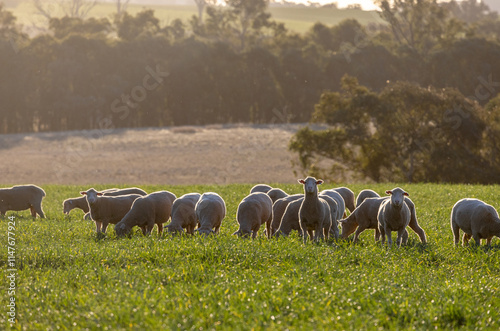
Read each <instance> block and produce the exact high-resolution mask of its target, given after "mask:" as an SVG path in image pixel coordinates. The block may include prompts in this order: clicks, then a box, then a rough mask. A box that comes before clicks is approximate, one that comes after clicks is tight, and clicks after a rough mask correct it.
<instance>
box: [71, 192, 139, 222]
mask: <svg viewBox="0 0 500 331" xmlns="http://www.w3.org/2000/svg"><path fill="white" fill-rule="evenodd" d="M100 192H101V193H102V194H103V195H104V196H110V197H115V196H119V195H127V194H139V195H147V193H146V192H145V191H144V190H142V189H140V188H137V187H128V188H122V189H117V188H110V189H106V190H102V191H100ZM75 208H79V209H81V210H83V212H84V213H88V212H89V205H88V203H87V200H86V199H85V197H78V198H70V199H66V200H64V201H63V213H64V214H66V215H67V214H69V212H70V211H71V210H73V209H75ZM85 216H87V215H85ZM84 219H90V218H86V217H84Z"/></svg>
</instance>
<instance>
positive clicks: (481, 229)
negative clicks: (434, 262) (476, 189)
mask: <svg viewBox="0 0 500 331" xmlns="http://www.w3.org/2000/svg"><path fill="white" fill-rule="evenodd" d="M451 230H452V232H453V236H454V239H455V245H458V243H459V242H460V230H462V231H463V232H464V236H463V239H462V244H463V245H466V244H467V243H468V242H469V239H470V238H471V237H472V238H474V241H475V242H476V244H477V245H480V244H481V239H486V245H488V246H489V245H490V244H491V239H492V238H493V236H497V237H500V219H499V217H498V212H497V211H496V209H495V208H494V207H493V206H491V205H488V204H487V203H485V202H483V201H481V200H478V199H462V200H459V201H458V202H457V203H456V204H455V205H454V206H453V209H452V210H451Z"/></svg>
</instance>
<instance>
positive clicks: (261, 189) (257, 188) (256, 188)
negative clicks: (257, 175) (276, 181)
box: [250, 184, 273, 194]
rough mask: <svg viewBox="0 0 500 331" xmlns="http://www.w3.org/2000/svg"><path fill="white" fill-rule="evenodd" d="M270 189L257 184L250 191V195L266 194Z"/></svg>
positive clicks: (267, 186)
mask: <svg viewBox="0 0 500 331" xmlns="http://www.w3.org/2000/svg"><path fill="white" fill-rule="evenodd" d="M272 189H273V188H272V187H271V186H269V185H267V184H257V185H255V186H254V187H252V188H251V189H250V194H252V193H255V192H262V193H267V192H269V191H270V190H272Z"/></svg>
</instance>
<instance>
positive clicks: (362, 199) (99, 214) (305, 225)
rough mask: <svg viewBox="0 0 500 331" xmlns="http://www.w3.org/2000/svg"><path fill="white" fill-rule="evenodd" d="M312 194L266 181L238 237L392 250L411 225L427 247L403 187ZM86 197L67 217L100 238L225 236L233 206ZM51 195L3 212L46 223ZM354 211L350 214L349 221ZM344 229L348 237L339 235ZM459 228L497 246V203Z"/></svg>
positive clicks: (481, 206) (457, 209) (29, 192)
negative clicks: (350, 240)
mask: <svg viewBox="0 0 500 331" xmlns="http://www.w3.org/2000/svg"><path fill="white" fill-rule="evenodd" d="M299 183H301V184H302V185H303V187H304V194H293V195H288V194H287V193H286V192H284V191H283V190H281V189H279V188H272V187H271V186H269V185H266V184H259V185H255V186H254V187H253V188H252V189H251V191H250V194H249V195H248V196H246V197H245V198H243V200H242V201H241V202H240V204H239V205H238V210H237V213H236V220H237V222H238V224H239V229H238V231H236V232H235V233H234V234H235V235H238V236H243V237H247V236H251V237H252V238H255V237H256V236H257V233H258V231H259V229H260V228H261V226H263V225H264V224H265V230H264V232H265V234H266V236H267V237H268V238H271V237H272V236H275V237H279V236H288V235H289V234H290V233H291V231H292V230H296V231H298V232H299V234H300V235H302V236H303V240H304V243H306V242H307V239H308V238H309V239H310V240H311V241H319V240H328V239H329V238H330V236H333V237H334V238H335V239H339V238H347V237H349V236H350V235H351V234H352V233H353V232H354V242H356V241H357V240H358V238H359V234H360V233H361V232H363V231H364V230H366V229H375V240H376V241H378V240H381V241H382V244H383V243H384V242H385V239H386V237H387V243H388V245H389V246H391V245H392V236H391V233H392V232H393V231H394V232H397V239H396V244H397V246H398V247H399V246H400V245H401V244H406V242H407V240H408V232H407V230H406V228H407V226H409V227H410V228H411V229H412V230H413V231H414V232H415V233H416V234H417V235H418V236H419V238H420V241H421V242H422V243H426V242H427V239H426V235H425V231H424V230H423V229H422V228H421V227H420V226H419V224H418V222H417V216H416V212H415V204H414V203H413V201H411V200H410V198H409V197H408V196H409V195H408V193H407V192H405V191H404V190H403V189H401V188H394V189H392V190H388V191H386V193H387V194H388V195H389V196H387V197H380V196H379V195H378V194H377V193H376V192H374V191H372V190H363V191H361V192H360V193H359V195H358V197H357V199H356V201H355V199H354V193H353V192H352V191H351V190H350V189H348V188H346V187H339V188H335V189H328V190H323V191H321V192H318V185H320V184H322V183H323V181H322V180H316V179H315V178H313V177H307V178H306V179H300V180H299ZM80 193H81V195H82V196H80V197H77V198H70V199H66V200H64V202H63V212H64V213H65V214H69V212H70V211H71V210H72V209H75V208H79V209H82V210H83V211H84V212H85V213H87V214H86V215H85V218H86V219H91V220H93V221H94V222H95V225H96V232H97V233H98V235H101V236H102V235H104V234H105V233H106V228H107V227H108V225H109V224H115V233H116V235H117V236H126V235H130V233H131V231H132V228H133V227H135V226H138V227H140V228H141V229H142V232H143V234H144V235H148V234H150V233H151V231H152V230H153V227H154V225H155V224H156V225H157V228H158V233H159V234H161V233H162V231H163V225H164V223H166V222H167V221H168V220H169V219H170V220H171V221H170V223H169V224H168V225H167V226H166V231H167V232H169V233H183V232H184V231H185V232H187V233H188V234H194V233H195V232H198V233H201V234H205V235H208V234H211V233H214V234H217V233H218V232H219V229H220V226H221V224H222V220H223V219H224V218H225V216H226V205H225V202H224V200H223V199H222V197H221V196H220V195H218V194H217V193H214V192H206V193H203V194H199V193H189V194H185V195H183V196H181V197H179V198H177V197H176V196H175V195H174V194H173V193H171V192H168V191H158V192H154V193H150V194H147V193H146V192H145V191H143V190H141V189H139V188H126V189H108V190H104V191H100V192H98V191H96V190H95V189H93V188H91V189H89V190H87V191H82V192H80ZM44 197H45V192H44V191H43V189H41V188H40V187H38V186H35V185H22V186H14V187H11V188H3V189H0V213H1V215H2V216H3V215H5V213H6V212H7V211H9V210H13V211H21V210H26V209H30V210H31V215H32V216H33V217H36V215H37V214H38V215H39V216H40V217H42V218H44V217H45V215H44V213H43V210H42V199H43V198H44ZM346 209H347V210H349V211H350V215H349V216H348V217H346ZM339 225H340V229H341V233H339ZM451 229H452V232H453V235H454V242H455V244H456V245H458V243H459V241H460V233H459V232H460V230H462V231H463V232H464V235H463V244H464V245H465V244H467V243H468V241H469V239H470V238H471V237H472V238H474V240H475V242H476V244H478V245H479V244H480V241H481V239H486V241H487V244H488V245H489V244H490V242H491V239H492V238H493V236H497V237H500V219H499V216H498V213H497V211H496V210H495V208H493V207H492V206H490V205H488V204H486V203H484V202H483V201H480V200H477V199H462V200H460V201H458V202H457V203H456V204H455V205H454V206H453V209H452V212H451Z"/></svg>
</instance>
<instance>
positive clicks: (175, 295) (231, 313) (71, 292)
mask: <svg viewBox="0 0 500 331" xmlns="http://www.w3.org/2000/svg"><path fill="white" fill-rule="evenodd" d="M274 185H275V186H279V187H281V188H283V189H284V190H285V191H287V192H289V193H298V192H301V190H302V188H301V186H300V185H299V184H274ZM396 185H397V184H393V183H386V184H376V185H366V184H355V185H349V187H350V188H351V189H352V190H354V191H355V193H358V192H359V191H360V190H361V189H363V188H366V187H370V188H372V189H374V190H376V191H377V192H379V193H382V192H383V191H385V190H386V189H388V188H393V187H394V186H396ZM112 186H114V185H112ZM139 186H140V187H142V188H143V189H145V190H146V191H148V192H152V191H156V190H163V189H166V190H169V191H171V192H173V193H175V194H176V195H177V196H180V195H182V194H184V193H188V192H193V191H196V192H205V191H215V192H218V193H219V194H220V195H221V196H222V197H223V198H224V199H225V201H226V204H227V211H228V212H227V216H226V218H225V219H224V221H223V224H222V227H221V233H220V235H218V236H210V237H208V238H204V237H200V236H194V237H174V238H172V237H158V236H157V234H156V232H155V233H153V235H152V236H151V237H143V236H142V234H139V233H134V235H133V236H132V238H131V239H117V238H116V237H115V235H114V230H113V226H110V227H109V228H108V233H107V237H106V238H105V239H103V240H97V238H96V235H95V233H94V225H93V224H92V223H91V222H89V221H84V220H82V216H83V213H82V212H81V211H72V212H71V214H70V216H64V215H63V214H62V206H61V202H62V201H63V199H65V198H68V197H73V196H76V195H78V191H80V190H81V189H85V188H86V187H87V186H67V185H43V186H42V187H43V188H44V189H45V191H46V192H47V197H46V198H45V199H44V210H45V213H46V215H47V219H44V220H42V219H36V220H32V219H31V217H30V216H29V212H28V211H24V212H20V213H13V212H8V215H9V216H14V217H15V229H10V230H9V231H10V232H12V234H10V235H9V236H11V237H13V238H15V249H16V250H15V258H16V266H15V267H16V269H17V274H16V279H15V286H14V287H15V289H16V290H15V291H16V293H15V302H16V314H17V315H16V317H17V323H16V324H15V326H14V328H13V329H14V330H56V329H60V330H84V329H89V330H252V329H256V330H264V329H265V330H286V329H291V330H307V329H309V330H367V329H368V330H378V329H384V330H410V329H412V330H413V329H417V330H430V329H438V330H450V329H459V328H460V329H464V330H498V329H499V328H500V311H499V309H498V307H500V297H499V296H498V291H499V289H500V278H499V277H498V275H499V272H500V241H499V239H498V238H495V239H493V242H492V246H491V248H486V247H454V245H453V243H452V235H451V230H450V225H449V215H450V211H451V207H452V206H453V204H454V203H455V202H456V201H457V200H458V199H461V198H463V197H477V198H480V199H483V200H485V201H487V202H489V203H492V204H493V205H494V206H496V207H499V206H500V201H499V200H498V191H499V189H500V187H498V186H479V185H429V184H413V185H409V184H408V185H403V186H402V187H404V188H405V189H406V190H407V191H408V192H409V193H410V195H411V198H412V199H413V201H414V202H415V204H416V210H417V216H418V219H419V223H420V225H421V226H422V228H423V229H424V230H425V231H426V233H427V237H428V242H429V243H428V244H427V245H423V244H421V243H420V241H419V240H418V238H417V236H416V235H415V234H414V233H413V232H412V231H411V230H409V232H410V239H409V244H408V245H407V246H406V247H402V248H400V249H396V248H393V249H387V248H386V247H381V246H380V245H379V244H376V243H374V241H373V230H367V231H365V232H363V233H362V234H361V237H360V243H359V244H357V245H353V244H351V243H350V242H338V243H334V242H329V243H320V244H311V243H308V244H307V245H304V244H303V243H302V241H301V239H300V238H299V237H298V236H297V235H296V234H295V233H294V234H292V236H291V237H289V238H281V239H279V240H277V239H272V240H268V239H266V238H264V237H263V236H262V229H261V231H260V233H259V237H258V238H257V239H256V240H244V239H240V238H236V237H235V236H232V235H231V234H232V233H233V232H234V231H236V230H237V228H238V226H237V223H236V220H235V214H236V208H237V206H238V203H239V202H240V201H241V199H242V198H243V197H244V196H245V195H246V194H247V193H248V191H249V190H250V188H251V186H252V185H250V184H230V185H189V186H188V185H181V186H165V185H161V186H160V185H155V186H153V185H139ZM95 187H96V188H98V189H103V188H105V186H103V185H97V184H96V185H95ZM121 187H123V185H122V186H121ZM330 187H332V185H330V184H328V185H327V184H324V185H323V187H322V188H330ZM0 223H1V229H2V231H3V235H2V236H0V246H1V247H2V249H1V250H0V266H1V268H2V270H4V271H5V272H4V274H5V275H7V272H6V270H7V269H8V268H9V267H8V266H7V259H8V253H7V245H8V242H7V231H8V220H7V219H2V220H1V222H0ZM155 231H156V230H155ZM2 282H3V284H2V285H1V286H2V288H3V289H4V290H3V291H2V292H3V294H2V305H3V307H4V312H3V313H2V314H0V329H3V330H7V329H8V328H9V323H8V321H7V317H8V316H7V314H6V311H7V308H6V307H7V302H9V301H8V300H10V296H9V295H8V294H7V293H8V292H7V290H5V289H6V288H7V287H8V285H9V284H10V282H9V283H8V280H7V278H6V276H5V277H3V278H2ZM9 286H10V285H9Z"/></svg>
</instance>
